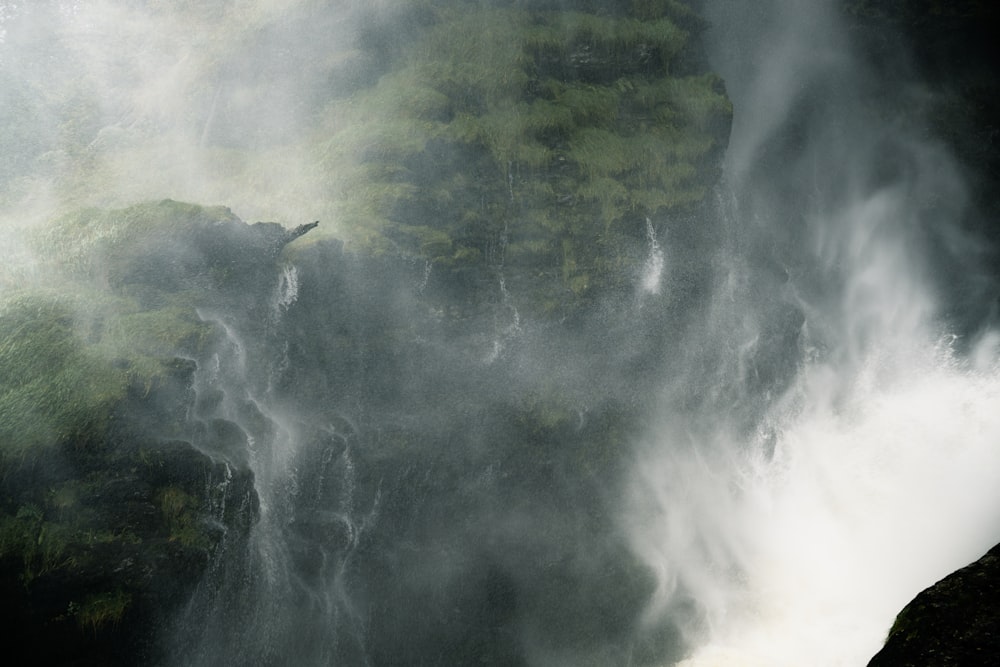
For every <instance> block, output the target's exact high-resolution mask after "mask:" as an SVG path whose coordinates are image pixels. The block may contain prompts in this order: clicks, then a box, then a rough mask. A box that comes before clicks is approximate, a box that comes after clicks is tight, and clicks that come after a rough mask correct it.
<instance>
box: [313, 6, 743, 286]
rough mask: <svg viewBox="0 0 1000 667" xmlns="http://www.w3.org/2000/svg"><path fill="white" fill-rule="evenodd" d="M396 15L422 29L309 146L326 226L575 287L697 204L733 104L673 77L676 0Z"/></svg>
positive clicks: (715, 85)
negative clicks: (332, 215) (328, 216)
mask: <svg viewBox="0 0 1000 667" xmlns="http://www.w3.org/2000/svg"><path fill="white" fill-rule="evenodd" d="M542 4H544V3H542ZM579 4H580V5H581V7H583V8H585V7H586V4H587V3H579ZM410 5H411V6H412V7H411V8H412V10H413V11H414V13H417V8H419V10H420V11H419V16H420V21H419V25H420V27H419V28H418V29H416V30H415V31H414V33H413V34H412V35H411V36H410V39H409V41H408V42H406V43H404V44H402V45H400V46H399V47H398V49H397V50H396V52H394V54H393V55H394V56H395V57H394V58H392V59H391V61H390V65H389V67H388V71H386V72H385V74H384V75H383V76H382V77H381V78H380V79H379V80H378V83H377V84H376V85H374V86H372V87H371V88H367V89H363V90H361V91H359V92H357V93H356V94H354V95H352V96H350V97H348V98H346V99H344V100H341V101H337V102H336V103H334V104H331V105H330V106H329V107H328V109H327V110H326V113H325V117H326V123H325V125H324V127H323V129H322V130H321V132H320V137H319V145H320V146H321V147H322V150H323V155H324V159H325V162H326V164H327V165H328V168H329V170H330V171H331V172H334V171H336V172H337V173H338V177H337V179H336V181H335V183H334V187H335V188H336V190H337V196H338V197H339V202H340V203H339V208H338V211H337V214H338V219H339V220H340V221H341V222H342V223H343V224H344V225H346V226H347V227H348V228H349V229H350V230H352V231H353V234H354V236H356V237H357V238H360V239H362V241H363V242H364V243H365V244H367V245H368V246H369V247H371V248H374V249H376V250H382V251H392V252H400V253H403V254H413V255H417V256H421V257H424V258H426V259H429V260H431V261H433V262H435V263H436V264H437V265H439V266H441V267H445V268H456V269H464V268H467V267H478V268H482V266H483V264H484V263H485V264H493V265H499V264H501V263H505V264H506V265H508V266H509V265H518V266H520V267H522V268H524V269H526V272H527V273H528V274H530V275H533V276H534V277H535V278H539V277H540V278H543V279H548V280H550V281H555V282H556V283H558V284H557V285H555V286H553V285H549V286H547V287H546V286H545V285H544V284H539V283H538V282H537V281H536V283H535V286H536V287H538V288H540V289H541V291H542V292H545V291H546V290H552V289H553V287H555V291H556V292H557V293H562V294H565V293H566V292H567V291H569V292H571V293H576V294H578V295H579V294H580V293H582V292H585V291H587V290H588V289H590V288H591V287H596V286H600V285H607V284H610V283H613V282H614V281H615V280H620V279H621V277H620V275H618V273H619V269H620V268H621V266H622V264H623V263H624V262H623V259H624V255H625V254H626V253H627V252H628V248H629V247H630V246H631V245H634V240H635V238H636V237H637V236H639V237H640V238H641V234H642V233H643V231H644V226H643V225H644V220H645V218H646V217H648V216H655V215H658V214H663V213H669V212H671V211H678V210H682V209H684V208H685V207H690V206H693V205H696V204H698V203H699V202H701V201H702V200H703V199H704V197H705V195H706V193H707V190H708V188H709V187H710V186H711V184H712V183H713V182H714V180H715V177H716V167H717V160H718V158H719V155H720V151H721V150H722V148H723V146H724V143H725V140H726V138H727V133H728V125H729V118H730V114H731V107H730V104H729V102H728V100H727V98H726V97H725V95H724V93H723V92H722V86H721V82H720V81H719V80H718V78H717V77H715V76H714V75H712V74H704V73H698V74H692V75H687V74H684V75H677V74H673V73H672V71H671V68H672V65H673V63H674V61H675V60H676V59H677V58H679V57H680V56H681V54H683V53H684V50H685V48H687V44H688V39H689V32H688V31H687V30H686V29H685V28H682V27H681V26H682V25H690V24H691V13H690V10H688V9H687V8H686V7H685V6H684V5H683V4H681V3H679V2H634V3H632V4H631V6H630V7H629V8H627V9H626V10H625V11H623V12H621V13H620V14H618V15H606V14H597V13H590V12H587V11H569V12H567V11H544V10H536V9H531V8H530V7H531V6H532V5H531V4H530V3H513V6H510V7H505V8H498V9H497V8H490V7H489V6H488V5H480V4H479V3H457V2H432V3H416V2H414V3H410ZM372 41H373V43H375V44H379V43H381V40H379V39H373V40H372ZM344 164H348V165H352V166H351V167H349V168H348V169H344V167H343V165H344ZM543 282H544V281H543ZM542 301H544V297H543V299H542Z"/></svg>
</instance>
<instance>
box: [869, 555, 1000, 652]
mask: <svg viewBox="0 0 1000 667" xmlns="http://www.w3.org/2000/svg"><path fill="white" fill-rule="evenodd" d="M997 656H1000V545H997V546H995V547H993V548H992V549H990V551H989V552H987V553H986V555H984V556H983V557H982V558H980V559H979V560H977V561H976V562H974V563H972V564H971V565H967V566H966V567H963V568H962V569H960V570H958V571H957V572H954V573H952V574H950V575H948V576H947V577H945V578H944V579H942V580H941V581H939V582H938V583H936V584H934V585H933V586H931V587H930V588H927V589H926V590H924V591H923V592H921V593H920V594H919V595H918V596H917V597H916V598H914V599H913V601H912V602H910V603H909V604H908V605H906V607H904V608H903V611H901V612H900V613H899V616H897V617H896V622H895V623H894V624H893V626H892V629H891V630H890V631H889V636H888V638H887V639H886V642H885V646H884V647H883V648H882V650H881V651H879V652H878V653H877V654H876V655H875V657H873V658H872V660H871V662H869V663H868V665H869V667H926V666H927V665H935V667H948V666H949V665H955V666H956V667H957V666H961V667H974V666H976V665H982V666H983V667H986V666H987V665H994V664H996V660H997Z"/></svg>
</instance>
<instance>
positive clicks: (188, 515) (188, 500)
mask: <svg viewBox="0 0 1000 667" xmlns="http://www.w3.org/2000/svg"><path fill="white" fill-rule="evenodd" d="M157 495H158V497H159V502H160V511H161V512H162V513H163V521H164V523H165V524H166V526H167V529H168V531H169V534H170V536H169V539H170V541H171V542H174V541H176V542H179V543H180V544H182V545H184V546H185V547H192V548H199V549H208V548H209V547H210V546H211V543H210V541H209V538H208V536H207V535H205V533H204V531H203V530H201V529H199V527H198V510H199V509H200V506H199V503H198V500H197V499H196V498H195V497H194V496H192V495H190V494H188V493H185V492H184V490H183V489H180V488H178V487H176V486H168V487H165V488H163V489H161V490H160V492H159V493H158V494H157Z"/></svg>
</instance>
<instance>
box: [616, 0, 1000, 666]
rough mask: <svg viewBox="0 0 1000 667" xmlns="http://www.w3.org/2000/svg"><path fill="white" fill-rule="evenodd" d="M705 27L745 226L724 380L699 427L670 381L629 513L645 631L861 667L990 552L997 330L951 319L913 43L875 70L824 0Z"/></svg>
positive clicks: (717, 378)
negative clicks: (923, 605)
mask: <svg viewBox="0 0 1000 667" xmlns="http://www.w3.org/2000/svg"><path fill="white" fill-rule="evenodd" d="M707 13H708V15H709V17H710V19H711V21H712V29H711V31H710V33H709V41H710V43H711V44H712V46H711V47H710V48H711V52H712V54H713V55H712V62H713V66H714V67H715V68H717V70H718V71H719V72H721V73H722V75H723V77H724V78H725V79H726V81H727V92H728V93H729V95H730V97H731V98H732V99H733V104H734V109H735V113H734V123H733V133H732V137H731V141H730V145H729V150H728V152H727V157H726V163H725V172H724V183H725V184H726V186H727V190H726V193H727V194H726V195H724V196H731V197H732V199H731V200H730V202H729V203H728V205H727V206H728V207H727V208H725V209H724V210H725V215H727V216H728V217H730V218H731V220H732V223H733V224H734V229H735V230H737V231H733V232H732V233H731V236H730V237H729V239H728V242H727V243H726V244H725V245H724V247H723V249H722V250H721V254H722V257H723V259H722V260H721V261H720V262H719V264H720V265H721V268H720V270H719V271H718V273H717V274H716V280H715V285H716V286H715V291H714V293H713V308H712V310H711V312H710V314H709V317H708V319H707V321H706V323H705V330H703V331H699V334H698V335H699V336H705V335H706V334H707V335H708V336H709V338H708V340H709V341H711V342H710V343H709V344H711V345H713V347H714V349H715V354H714V363H715V364H717V366H718V370H717V371H716V372H715V373H714V374H712V375H710V376H708V378H706V381H705V383H704V384H703V385H702V386H701V387H700V391H699V397H698V399H696V400H697V402H698V403H699V404H700V405H699V409H698V410H697V411H696V412H695V413H693V414H692V413H691V411H690V410H688V409H687V408H686V407H678V403H679V401H678V398H677V396H678V395H681V394H684V393H686V392H688V391H690V389H691V384H690V378H689V377H687V376H685V377H684V380H683V382H682V383H681V384H680V385H679V386H678V385H675V384H673V383H671V382H669V381H668V382H667V384H666V385H665V389H664V394H665V397H666V398H665V399H664V400H663V402H662V403H661V407H660V408H659V421H660V424H659V425H658V426H657V427H655V428H654V429H653V430H652V431H651V432H650V433H649V434H648V435H647V441H646V442H645V443H644V445H642V446H641V447H640V450H641V451H642V450H644V453H643V454H640V456H639V462H638V465H637V467H636V472H635V482H634V485H633V487H632V503H631V504H630V505H629V510H628V511H627V512H626V513H625V514H624V517H623V520H624V521H627V522H630V523H631V524H632V536H633V537H632V542H633V545H634V548H635V549H636V551H637V553H640V554H642V555H643V558H644V560H645V561H646V562H647V563H649V564H650V565H651V567H653V568H654V569H656V571H657V572H658V573H659V582H660V583H659V588H658V591H657V595H656V596H655V597H654V603H653V604H652V605H651V607H650V608H649V610H648V612H647V613H648V614H649V615H650V616H649V618H648V619H647V622H649V623H655V622H656V619H659V618H662V617H663V616H666V615H670V614H675V613H677V612H676V609H677V608H678V605H683V604H685V601H691V602H690V604H694V605H695V606H696V607H698V608H699V609H700V611H699V613H695V614H691V615H690V616H689V620H688V623H687V624H686V629H685V632H686V633H688V635H689V636H692V637H695V638H697V639H695V640H694V643H696V644H701V648H699V649H697V650H695V652H694V654H693V655H692V656H691V657H690V658H688V659H687V660H685V661H684V662H683V664H685V665H688V664H690V665H703V664H706V665H707V664H711V665H717V664H718V665H723V664H733V665H757V664H760V665H796V664H806V663H810V664H815V663H817V660H818V661H819V663H820V664H829V665H851V664H863V663H864V662H865V661H866V660H867V659H868V658H869V657H870V656H871V655H872V654H873V653H874V652H876V651H877V650H878V648H879V647H880V645H881V643H882V641H883V640H884V638H885V633H886V632H887V631H888V627H889V624H890V623H891V621H892V619H893V618H894V615H895V612H896V611H898V610H899V609H901V608H902V606H903V605H904V604H905V603H906V602H907V601H908V600H909V599H910V598H911V597H912V594H913V593H912V592H913V591H914V590H918V589H921V588H922V587H924V586H926V585H927V584H928V583H929V582H933V581H936V580H938V579H940V578H941V577H943V576H944V575H946V574H947V573H949V572H950V571H951V570H953V569H955V566H956V565H959V564H962V563H967V562H970V561H972V560H975V559H976V558H977V557H978V556H979V555H980V554H982V553H983V552H985V551H986V550H987V549H988V548H989V547H990V545H991V544H992V543H993V541H994V537H995V536H994V535H993V534H992V533H991V532H990V530H989V529H985V530H984V528H985V527H986V526H991V525H996V521H997V518H998V516H997V502H996V500H997V496H996V488H997V481H998V478H997V475H998V471H1000V456H998V454H997V452H996V449H995V447H994V446H993V443H995V442H996V438H997V434H998V432H1000V431H998V429H1000V420H998V419H997V417H996V416H995V411H994V410H993V408H992V406H993V404H994V401H995V397H996V394H997V390H998V388H1000V384H998V381H1000V377H998V374H997V372H998V366H997V356H996V355H997V351H998V350H997V346H996V344H997V339H996V334H995V333H993V332H992V331H991V330H990V329H989V328H988V326H987V327H986V328H985V329H984V328H983V322H984V320H987V318H988V317H989V307H988V306H987V307H985V308H982V306H981V307H980V310H979V312H978V313H976V314H973V315H972V317H971V318H970V319H969V320H964V319H963V315H964V314H963V313H961V305H960V302H961V299H962V295H963V293H965V292H966V291H967V290H969V289H970V287H969V286H970V285H974V284H976V283H977V282H978V281H980V280H981V279H982V278H983V276H984V275H986V274H987V268H986V267H985V266H984V265H983V264H982V263H980V256H977V251H976V247H977V246H976V244H977V243H981V241H977V240H976V237H975V236H974V235H971V234H969V233H968V232H967V231H965V230H964V220H965V219H967V218H966V216H968V215H969V207H970V205H971V204H970V198H969V196H968V193H967V190H966V187H965V186H964V184H963V181H962V178H961V177H960V175H959V174H960V170H959V167H958V165H957V164H956V162H955V161H954V159H953V157H952V156H951V155H950V154H949V152H948V150H947V149H946V148H945V146H944V144H943V143H942V142H940V141H939V140H937V139H935V138H934V137H933V136H928V135H927V133H926V131H925V130H924V126H923V124H922V121H921V118H920V113H921V112H920V111H919V110H920V109H926V108H927V98H928V96H932V95H933V92H931V91H929V90H927V89H926V88H925V87H923V86H922V85H921V83H920V81H919V80H918V78H917V77H916V73H915V72H914V70H913V69H912V63H911V62H910V60H909V59H908V56H907V54H906V53H905V51H902V50H900V51H896V52H894V53H891V54H890V56H889V57H888V58H886V55H885V53H884V52H883V53H881V55H882V56H883V60H881V61H872V60H870V59H868V58H866V54H864V53H863V52H862V51H861V49H860V48H859V46H860V45H859V44H857V43H852V42H851V40H850V36H849V35H848V33H847V28H846V26H845V25H843V24H842V23H840V21H839V19H838V17H837V15H836V13H835V10H834V8H833V6H832V3H823V2H811V3H802V2H781V1H778V2H761V3H752V4H751V3H727V2H717V3H711V4H710V5H709V7H708V9H707ZM854 37H855V38H856V37H857V35H854ZM886 108H890V109H894V110H895V112H894V113H886V111H885V110H886ZM730 193H731V194H730ZM970 248H971V251H970ZM957 249H962V250H964V251H966V252H965V253H964V254H961V253H962V251H959V250H957ZM788 317H792V318H793V321H794V322H796V323H797V324H798V331H797V332H796V333H795V334H794V335H793V336H792V337H791V339H786V340H784V341H778V342H779V344H780V345H781V347H780V349H779V351H777V352H775V351H774V350H769V349H768V348H769V346H772V345H774V344H775V340H774V334H773V331H774V326H775V325H774V322H775V320H777V321H779V322H780V321H781V320H782V319H785V320H787V318H788ZM970 320H971V325H970ZM713 332H717V333H715V336H717V337H712V336H713ZM771 354H778V355H780V356H781V357H783V358H784V360H776V359H774V358H773V357H770V356H769V355H771ZM775 372H779V373H783V375H782V376H775V375H774V373H775ZM762 374H769V377H767V378H766V379H765V380H763V381H762V380H761V375H762ZM776 380H777V381H776ZM747 404H750V405H751V407H750V408H749V418H748V419H746V420H744V419H741V418H740V413H741V410H742V409H744V408H743V407H742V406H746V405H747ZM879 619H881V620H879ZM818 656H823V658H822V659H820V658H818Z"/></svg>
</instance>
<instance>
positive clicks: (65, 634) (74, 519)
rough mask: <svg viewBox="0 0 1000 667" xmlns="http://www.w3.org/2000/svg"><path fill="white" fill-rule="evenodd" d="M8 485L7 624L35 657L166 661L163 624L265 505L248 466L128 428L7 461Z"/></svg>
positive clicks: (35, 660)
mask: <svg viewBox="0 0 1000 667" xmlns="http://www.w3.org/2000/svg"><path fill="white" fill-rule="evenodd" d="M55 464H59V465H58V466H56V465H55ZM0 494H2V495H0V508H2V509H0V512H2V513H0V525H2V528H0V531H2V534H3V537H2V539H3V544H2V547H0V595H2V599H3V604H2V605H0V609H2V611H0V613H2V618H0V622H2V623H3V626H4V628H5V629H6V631H5V636H6V645H7V647H8V648H7V650H8V651H10V654H11V655H21V656H30V657H31V660H32V664H69V663H72V664H74V665H132V664H136V663H137V661H138V662H139V663H142V664H149V663H154V662H156V659H157V657H158V656H159V654H160V647H159V645H158V637H157V633H158V631H159V630H158V629H159V628H161V627H163V625H164V624H165V623H166V622H168V620H169V619H170V618H171V617H172V616H173V615H174V614H175V613H176V612H177V609H178V607H179V606H180V605H182V604H184V603H185V601H186V599H187V597H188V596H189V595H190V593H191V591H192V589H193V587H194V586H195V585H196V584H197V582H198V581H199V579H200V577H201V575H202V573H203V572H204V571H205V569H206V567H207V565H208V564H209V561H210V559H211V558H212V556H213V553H215V551H216V549H217V548H218V546H219V545H220V543H221V542H222V541H223V539H230V540H232V539H240V536H242V537H245V536H246V534H247V532H248V530H249V528H250V526H251V525H252V523H253V522H254V520H255V518H256V514H257V496H256V492H255V490H254V488H253V476H252V474H251V473H250V472H249V471H248V470H246V469H245V468H244V469H235V468H233V467H231V466H229V465H228V464H226V463H222V462H218V461H212V460H211V459H210V458H209V457H207V456H206V455H204V454H202V453H200V452H198V451H197V450H195V449H194V448H193V447H192V446H191V445H190V444H189V443H186V442H182V441H168V442H158V441H156V440H151V439H149V438H148V437H146V438H143V437H142V436H137V435H135V434H126V433H116V434H114V435H112V436H111V438H110V439H109V441H107V442H105V443H101V444H100V445H99V449H95V448H91V449H89V450H87V451H81V450H78V449H75V448H74V445H73V444H72V443H70V444H67V445H66V446H64V447H62V448H60V450H59V451H58V452H54V453H51V454H50V455H49V456H48V457H46V460H44V461H38V460H29V461H24V462H15V461H10V460H4V461H3V462H2V479H0Z"/></svg>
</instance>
